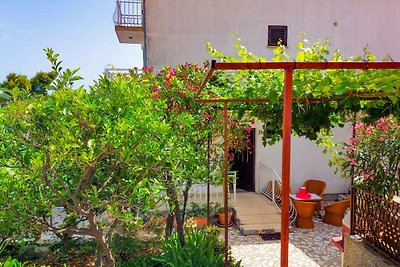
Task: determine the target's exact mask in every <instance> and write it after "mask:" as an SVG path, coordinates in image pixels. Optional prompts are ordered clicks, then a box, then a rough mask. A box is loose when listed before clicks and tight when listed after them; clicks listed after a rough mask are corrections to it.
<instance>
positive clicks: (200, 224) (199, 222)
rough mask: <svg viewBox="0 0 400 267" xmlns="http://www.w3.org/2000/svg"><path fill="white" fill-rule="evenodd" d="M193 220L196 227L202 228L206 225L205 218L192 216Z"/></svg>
mask: <svg viewBox="0 0 400 267" xmlns="http://www.w3.org/2000/svg"><path fill="white" fill-rule="evenodd" d="M193 219H194V220H195V221H196V224H197V227H203V226H206V225H207V217H197V216H194V217H193Z"/></svg>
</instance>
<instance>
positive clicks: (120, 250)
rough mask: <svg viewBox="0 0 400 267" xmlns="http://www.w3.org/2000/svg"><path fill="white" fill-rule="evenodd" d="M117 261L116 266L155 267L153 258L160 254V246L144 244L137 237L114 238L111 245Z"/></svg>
mask: <svg viewBox="0 0 400 267" xmlns="http://www.w3.org/2000/svg"><path fill="white" fill-rule="evenodd" d="M110 247H111V249H112V251H113V253H114V255H115V259H116V266H120V267H123V266H139V267H140V266H143V267H145V266H153V265H154V264H155V262H154V260H153V257H154V256H155V255H156V254H157V253H159V251H160V248H158V247H159V244H156V243H154V242H151V241H150V242H144V241H141V240H139V239H137V237H132V236H119V235H116V236H114V237H113V239H112V242H111V245H110Z"/></svg>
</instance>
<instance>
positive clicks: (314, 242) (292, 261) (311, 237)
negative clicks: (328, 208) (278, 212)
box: [229, 217, 341, 267]
mask: <svg viewBox="0 0 400 267" xmlns="http://www.w3.org/2000/svg"><path fill="white" fill-rule="evenodd" d="M314 223H315V227H314V229H310V230H307V229H299V228H297V227H291V229H290V234H289V240H290V241H289V266H290V267H292V266H293V267H303V266H304V267H311V266H329V267H334V266H341V252H340V251H339V250H338V249H337V248H336V247H335V246H334V245H333V244H332V243H331V242H330V239H331V238H332V237H333V236H340V235H341V227H336V226H332V225H328V224H325V223H323V222H322V221H321V220H320V219H319V218H316V217H314ZM229 244H230V246H231V247H232V254H233V257H234V258H235V259H238V260H239V259H242V264H243V265H244V266H245V267H264V266H274V267H275V266H280V241H279V240H270V241H263V240H262V239H261V237H260V236H258V235H253V236H243V235H241V234H240V233H239V230H238V229H236V228H231V229H230V230H229Z"/></svg>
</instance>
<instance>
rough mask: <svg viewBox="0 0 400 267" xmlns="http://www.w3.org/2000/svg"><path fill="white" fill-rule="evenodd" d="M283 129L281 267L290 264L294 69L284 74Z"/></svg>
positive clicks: (286, 70)
mask: <svg viewBox="0 0 400 267" xmlns="http://www.w3.org/2000/svg"><path fill="white" fill-rule="evenodd" d="M284 75H285V79H284V91H283V129H282V208H281V212H282V213H281V266H282V267H287V266H288V263H289V193H290V144H291V135H292V86H293V69H292V68H287V69H285V72H284Z"/></svg>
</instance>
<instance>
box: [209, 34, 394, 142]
mask: <svg viewBox="0 0 400 267" xmlns="http://www.w3.org/2000/svg"><path fill="white" fill-rule="evenodd" d="M235 47H236V49H237V54H238V57H228V56H225V55H224V54H223V53H221V52H219V51H217V50H215V49H214V48H212V47H211V45H210V44H208V50H209V52H210V54H211V55H212V56H214V57H216V58H218V59H220V60H221V61H224V62H250V61H253V62H254V61H256V62H266V61H267V60H266V59H265V58H261V57H258V56H256V55H254V54H252V53H250V52H249V51H247V49H246V48H245V47H244V46H243V45H241V43H240V40H239V39H238V40H237V42H236V43H235ZM285 49H286V47H284V46H279V47H277V48H276V49H275V50H274V56H273V57H272V59H271V60H270V61H272V62H284V61H290V60H292V58H291V57H290V56H289V55H288V54H286V52H285ZM296 49H297V54H296V56H294V58H293V59H295V61H296V62H310V61H312V62H327V61H335V62H345V61H346V62H347V61H366V62H368V61H373V60H375V56H373V55H372V54H371V53H370V52H369V51H368V50H367V48H364V49H363V51H362V53H363V56H361V57H356V58H349V59H346V58H344V56H343V55H341V54H340V52H339V51H338V50H336V51H333V52H331V51H330V50H329V42H328V40H327V39H326V40H325V41H317V42H315V43H314V44H310V43H309V41H308V40H306V39H304V36H300V42H299V43H298V45H297V47H296ZM384 60H390V57H387V58H385V59H384ZM399 74H400V73H399V70H340V69H338V70H295V72H294V77H293V97H294V99H295V100H294V103H293V109H292V112H293V115H292V116H293V118H292V121H293V125H292V129H293V133H294V134H296V135H299V136H304V137H306V138H308V139H310V140H316V139H317V138H318V137H319V136H321V135H325V136H326V135H331V129H332V128H333V127H337V126H343V125H344V123H345V122H346V116H348V115H349V114H354V113H356V112H358V111H360V110H364V111H365V112H366V113H368V114H370V116H371V118H374V119H378V118H379V117H381V116H382V115H388V114H394V115H395V116H399V114H400V112H399V111H400V106H399V104H398V101H397V100H398V98H399V97H400V91H399V90H397V88H398V85H399V84H400V75H399ZM204 96H207V97H220V98H268V99H269V102H267V103H257V104H254V103H237V104H232V105H231V106H230V108H231V109H236V110H237V112H238V114H242V115H243V114H247V116H249V117H256V118H258V119H259V120H261V121H262V122H263V142H264V144H266V143H268V144H273V143H275V142H277V141H279V140H280V139H281V134H282V132H281V131H282V130H281V129H282V109H283V106H282V98H283V74H282V71H281V70H238V71H235V72H232V73H229V74H227V73H226V72H218V71H217V72H215V74H214V76H213V77H212V78H211V80H210V82H209V85H208V86H207V87H206V93H205V95H204ZM321 98H322V99H324V102H321V101H314V100H315V99H321ZM297 99H298V101H297Z"/></svg>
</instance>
